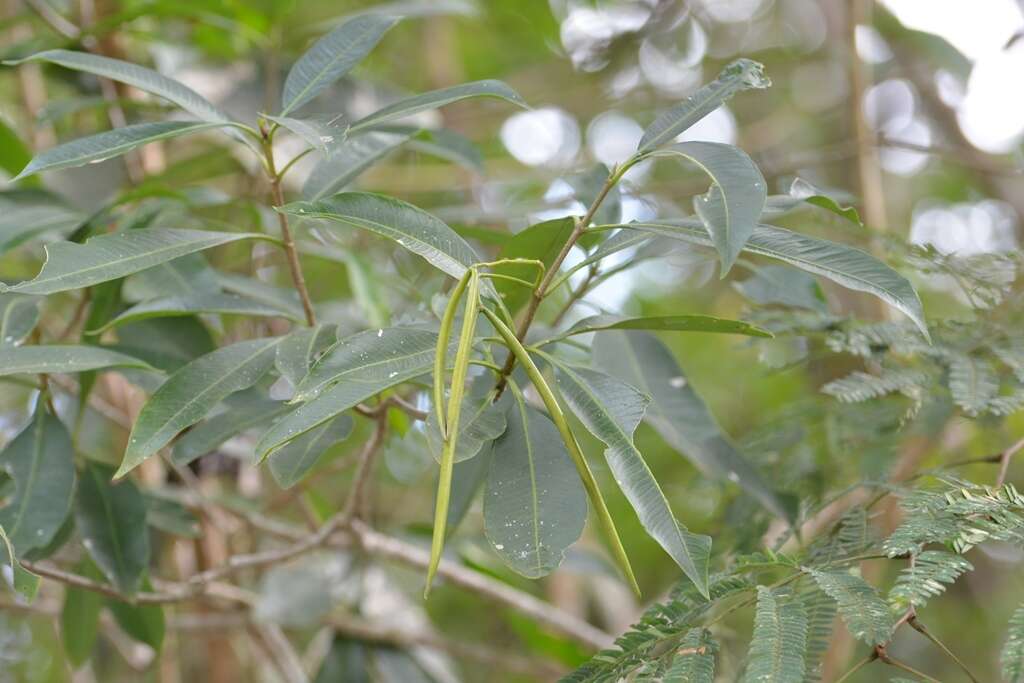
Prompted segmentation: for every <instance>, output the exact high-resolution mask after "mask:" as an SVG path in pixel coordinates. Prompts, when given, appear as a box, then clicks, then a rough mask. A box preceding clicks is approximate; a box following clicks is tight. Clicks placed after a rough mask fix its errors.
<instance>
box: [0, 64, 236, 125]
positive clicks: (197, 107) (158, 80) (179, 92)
mask: <svg viewBox="0 0 1024 683" xmlns="http://www.w3.org/2000/svg"><path fill="white" fill-rule="evenodd" d="M28 61H45V62H50V63H52V64H58V65H60V66H63V67H66V68H68V69H74V70H76V71H85V72H87V73H91V74H95V75H97V76H102V77H103V78H109V79H110V80H113V81H118V82H120V83H125V84H127V85H130V86H133V87H135V88H138V89H139V90H144V91H146V92H148V93H152V94H154V95H157V96H158V97H162V98H164V99H165V100H168V101H170V102H173V103H174V104H176V105H178V106H179V107H181V108H182V109H184V110H185V111H188V112H190V113H192V114H195V115H196V116H197V117H199V118H200V119H202V120H204V121H216V122H219V123H229V122H231V118H230V117H229V116H228V115H227V114H225V113H224V112H222V111H220V110H219V109H217V108H216V107H215V106H213V105H212V104H211V103H210V102H209V101H208V100H206V99H205V98H203V97H202V96H200V95H199V93H197V92H196V91H194V90H192V89H191V88H189V87H187V86H186V85H184V84H183V83H180V82H178V81H176V80H174V79H172V78H167V77H166V76H162V75H160V74H158V73H157V72H156V71H153V70H152V69H147V68H145V67H142V66H138V65H137V64H130V63H128V62H123V61H121V60H119V59H111V58H109V57H101V56H99V55H94V54H89V53H86V52H73V51H71V50H46V51H45V52H39V53H37V54H34V55H32V56H30V57H26V58H25V59H21V60H17V61H12V62H5V63H6V64H21V63H23V62H28Z"/></svg>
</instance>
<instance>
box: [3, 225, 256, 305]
mask: <svg viewBox="0 0 1024 683" xmlns="http://www.w3.org/2000/svg"><path fill="white" fill-rule="evenodd" d="M244 239H267V237H266V236H265V235H260V234H257V233H245V232H237V233H228V232H207V231H204V230H177V229H171V228H145V229H141V230H128V231H126V232H117V233H113V234H107V235H99V236H97V237H93V238H92V239H90V240H89V241H87V242H86V243H85V244H76V243H74V242H54V243H52V244H47V245H46V262H45V263H44V264H43V268H42V270H40V271H39V274H38V275H37V276H36V277H35V279H33V280H28V281H26V282H21V283H19V284H17V285H13V286H7V285H3V284H0V292H5V291H10V292H20V293H23V294H54V293H55V292H64V291H67V290H69V289H81V288H83V287H89V286H91V285H95V284H99V283H101V282H106V281H108V280H115V279H117V278H120V277H124V276H125V275H131V274H132V273H137V272H139V271H140V270H145V269H146V268H151V267H153V266H155V265H157V264H160V263H164V262H165V261H170V260H172V259H176V258H178V257H180V256H184V255H185V254H192V253H195V252H197V251H202V250H204V249H210V248H212V247H216V246H218V245H221V244H227V243H228V242H236V241H238V240H244Z"/></svg>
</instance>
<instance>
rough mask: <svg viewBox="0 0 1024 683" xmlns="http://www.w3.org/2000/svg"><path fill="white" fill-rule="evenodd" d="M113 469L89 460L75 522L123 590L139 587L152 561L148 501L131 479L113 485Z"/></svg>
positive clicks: (91, 551) (87, 546) (93, 553)
mask: <svg viewBox="0 0 1024 683" xmlns="http://www.w3.org/2000/svg"><path fill="white" fill-rule="evenodd" d="M113 474H114V470H113V468H110V467H107V466H106V465H100V464H99V463H94V462H90V463H89V464H87V465H86V466H85V469H84V470H83V471H82V477H81V480H80V482H79V485H78V492H77V494H76V496H75V522H76V526H77V528H78V531H79V533H81V535H82V539H83V540H84V544H85V549H86V550H88V551H89V555H90V556H91V557H92V559H93V561H94V562H95V563H96V566H97V567H99V568H100V570H101V571H102V572H103V574H104V576H106V577H107V579H108V580H109V581H110V582H111V583H112V584H113V585H114V586H115V587H116V588H117V589H118V590H119V591H121V592H122V593H125V594H126V595H132V594H133V593H135V591H137V590H138V588H139V584H140V583H141V581H142V575H143V573H144V572H145V571H146V567H147V565H148V564H149V534H148V533H147V532H146V500H145V498H143V497H142V494H141V493H140V492H139V490H138V488H136V486H135V483H134V482H132V481H131V480H125V481H122V482H118V483H117V484H114V483H112V482H111V481H110V479H111V477H112V476H113Z"/></svg>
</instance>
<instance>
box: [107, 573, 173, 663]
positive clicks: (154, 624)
mask: <svg viewBox="0 0 1024 683" xmlns="http://www.w3.org/2000/svg"><path fill="white" fill-rule="evenodd" d="M142 589H143V590H146V591H152V590H153V587H152V586H151V585H150V584H149V580H148V579H144V580H143V582H142ZM107 609H109V610H110V612H111V614H113V615H114V619H115V620H116V621H117V624H118V626H120V627H121V629H122V630H123V631H124V632H125V633H127V634H128V635H129V636H131V637H132V638H134V639H135V640H137V641H139V642H140V643H145V644H146V645H148V646H150V647H151V648H153V649H154V650H156V651H157V652H159V651H160V646H161V645H163V642H164V632H165V631H166V625H165V623H164V608H163V607H162V606H161V605H151V604H150V605H147V604H144V605H131V604H129V603H127V602H123V601H121V600H113V599H108V600H107Z"/></svg>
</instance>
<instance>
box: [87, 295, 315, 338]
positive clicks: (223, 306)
mask: <svg viewBox="0 0 1024 683" xmlns="http://www.w3.org/2000/svg"><path fill="white" fill-rule="evenodd" d="M199 313H216V314H219V315H251V316H262V317H282V318H291V319H293V320H294V319H295V317H294V314H293V313H292V312H291V311H288V310H281V309H278V308H271V307H270V306H265V305H263V304H261V303H259V302H257V301H253V300H251V299H246V298H245V297H241V296H238V295H237V294H222V293H219V292H203V293H199V294H192V295H186V296H168V297H161V298H159V299H150V300H148V301H143V302H142V303H140V304H136V305H134V306H132V307H131V308H129V309H128V310H127V311H125V312H124V313H122V314H121V315H119V316H117V317H116V318H114V319H113V320H111V321H110V322H108V323H106V324H105V325H103V326H102V327H100V328H98V329H96V330H90V331H91V332H97V333H98V332H104V331H106V330H109V329H110V328H112V327H117V326H119V325H123V324H125V323H130V322H136V321H138V320H145V319H147V318H177V317H180V316H185V315H196V314H199Z"/></svg>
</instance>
